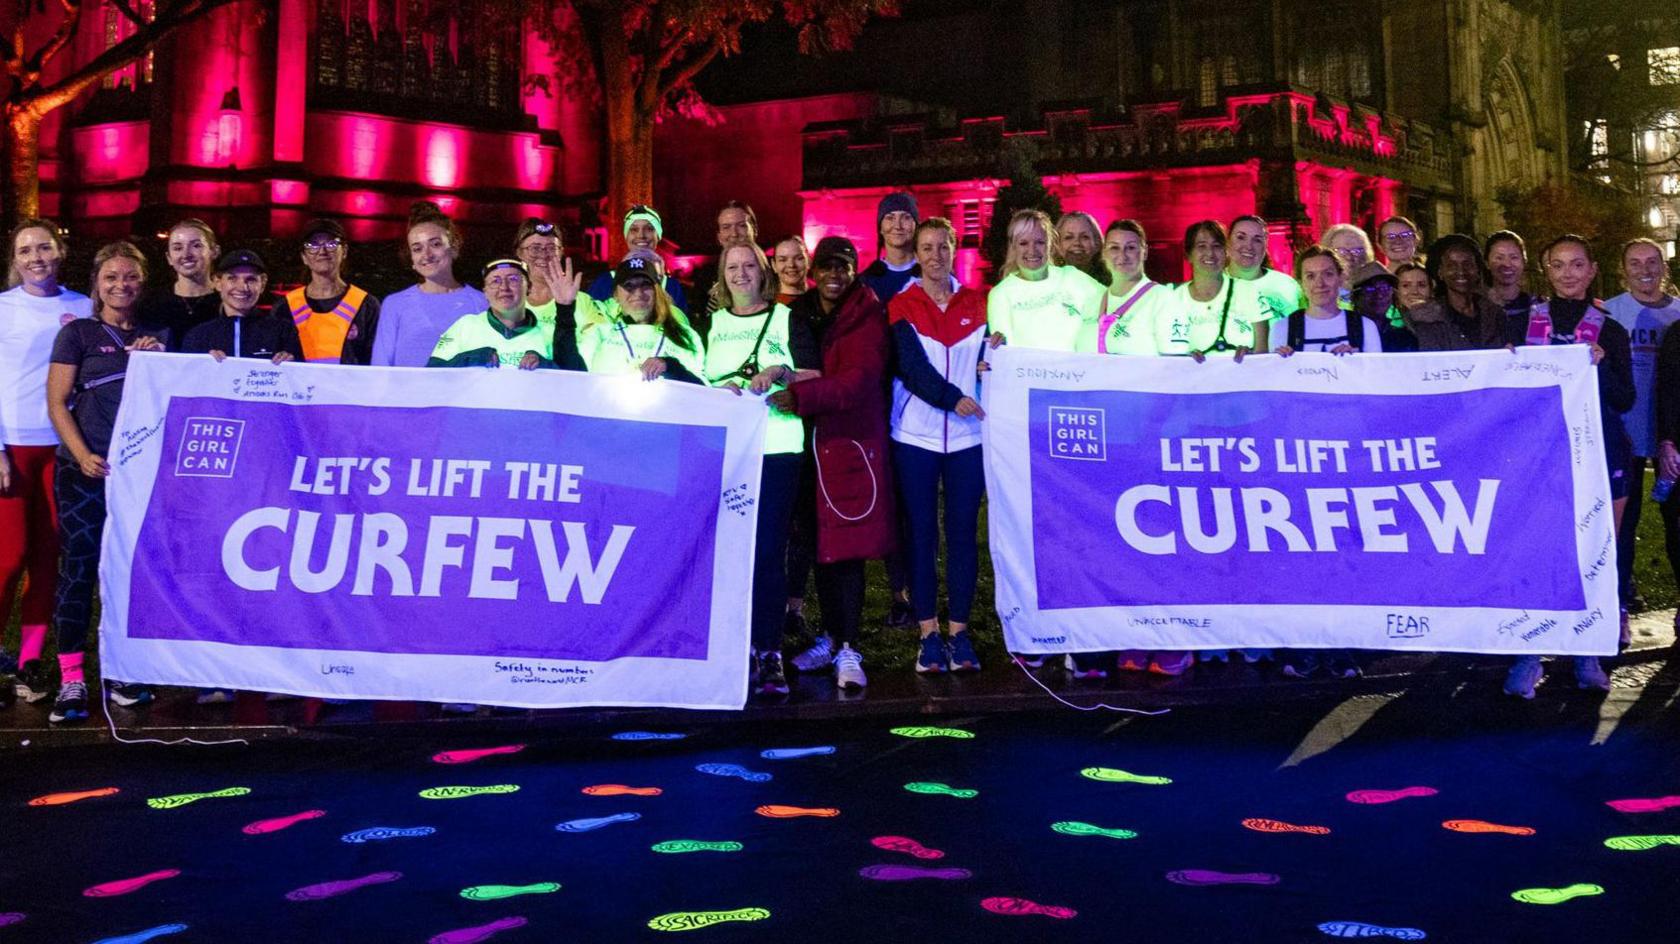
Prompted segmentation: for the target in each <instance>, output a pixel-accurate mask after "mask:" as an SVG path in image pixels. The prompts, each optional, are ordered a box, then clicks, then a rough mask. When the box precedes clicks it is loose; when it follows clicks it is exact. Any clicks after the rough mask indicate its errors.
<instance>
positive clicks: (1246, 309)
mask: <svg viewBox="0 0 1680 944" xmlns="http://www.w3.org/2000/svg"><path fill="white" fill-rule="evenodd" d="M1229 241H1230V240H1229V236H1228V234H1227V233H1226V232H1225V226H1224V224H1222V223H1220V222H1219V221H1218V220H1200V221H1198V222H1195V223H1192V224H1190V227H1189V228H1188V229H1186V230H1185V231H1184V255H1185V257H1186V258H1187V259H1189V260H1190V272H1191V276H1190V281H1188V282H1185V283H1184V284H1182V285H1180V286H1178V287H1177V288H1174V289H1173V290H1172V294H1171V295H1170V296H1169V303H1168V305H1167V306H1166V310H1165V311H1164V312H1163V317H1162V318H1161V319H1160V320H1159V321H1158V322H1157V324H1156V329H1157V336H1156V348H1157V350H1159V351H1160V353H1162V354H1167V355H1175V356H1184V355H1189V356H1190V357H1191V358H1194V359H1195V360H1198V361H1200V360H1203V359H1205V358H1206V357H1207V356H1208V355H1209V354H1212V355H1215V356H1226V355H1229V356H1233V357H1236V358H1237V359H1239V360H1240V359H1241V357H1242V355H1243V354H1245V353H1247V352H1249V351H1251V350H1253V349H1254V348H1255V345H1256V344H1264V343H1265V340H1266V336H1265V330H1266V321H1267V319H1268V318H1269V317H1270V316H1269V314H1268V312H1269V311H1270V309H1269V308H1267V305H1266V302H1265V300H1264V299H1263V298H1262V297H1261V295H1260V290H1259V288H1258V287H1257V285H1256V283H1255V282H1245V281H1243V280H1242V279H1236V278H1232V277H1231V276H1229V275H1227V274H1226V273H1225V265H1226V262H1227V259H1228V253H1227V249H1226V247H1227V245H1228V244H1229Z"/></svg>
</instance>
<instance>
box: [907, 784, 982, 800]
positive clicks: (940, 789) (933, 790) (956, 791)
mask: <svg viewBox="0 0 1680 944" xmlns="http://www.w3.org/2000/svg"><path fill="white" fill-rule="evenodd" d="M904 789H906V790H908V791H910V792H911V793H926V794H929V795H939V796H953V797H956V798H957V799H959V800H972V799H974V798H975V797H977V796H979V795H980V791H979V790H972V789H969V788H967V787H953V786H951V785H950V784H948V783H922V782H920V781H918V782H916V783H907V784H905V785H904Z"/></svg>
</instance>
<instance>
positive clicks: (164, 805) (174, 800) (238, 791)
mask: <svg viewBox="0 0 1680 944" xmlns="http://www.w3.org/2000/svg"><path fill="white" fill-rule="evenodd" d="M250 792H251V788H250V787H228V788H227V789H226V790H215V791H212V792H210V793H177V794H175V795H174V796H166V797H152V798H151V799H150V800H147V801H146V805H147V806H149V807H151V808H152V809H154V810H172V809H174V808H176V807H177V806H186V805H187V804H188V803H197V802H198V801H199V800H210V799H214V798H217V797H242V796H244V795H245V794H247V793H250Z"/></svg>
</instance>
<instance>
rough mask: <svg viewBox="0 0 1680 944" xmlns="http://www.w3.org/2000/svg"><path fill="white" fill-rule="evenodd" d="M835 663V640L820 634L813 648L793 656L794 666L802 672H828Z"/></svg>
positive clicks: (812, 645)
mask: <svg viewBox="0 0 1680 944" xmlns="http://www.w3.org/2000/svg"><path fill="white" fill-rule="evenodd" d="M833 664H834V640H832V639H830V638H828V637H827V636H818V637H817V641H816V642H814V643H812V644H811V648H809V649H807V650H805V651H804V652H801V653H800V654H799V655H796V656H794V657H793V667H794V668H795V669H798V670H799V671H801V672H826V671H828V668H829V666H831V665H833Z"/></svg>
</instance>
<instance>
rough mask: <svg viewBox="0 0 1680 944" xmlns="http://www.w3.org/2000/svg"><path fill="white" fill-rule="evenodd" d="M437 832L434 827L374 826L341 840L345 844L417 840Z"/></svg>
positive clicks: (343, 836)
mask: <svg viewBox="0 0 1680 944" xmlns="http://www.w3.org/2000/svg"><path fill="white" fill-rule="evenodd" d="M435 832H437V828H436V827H433V826H373V827H369V828H368V829H358V830H356V831H355V832H353V833H345V834H344V835H342V836H340V837H339V838H340V839H342V840H344V841H345V842H378V841H380V840H383V839H415V838H418V837H420V836H430V835H431V834H432V833H435Z"/></svg>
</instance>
